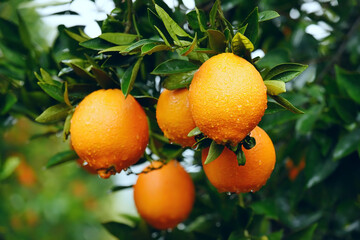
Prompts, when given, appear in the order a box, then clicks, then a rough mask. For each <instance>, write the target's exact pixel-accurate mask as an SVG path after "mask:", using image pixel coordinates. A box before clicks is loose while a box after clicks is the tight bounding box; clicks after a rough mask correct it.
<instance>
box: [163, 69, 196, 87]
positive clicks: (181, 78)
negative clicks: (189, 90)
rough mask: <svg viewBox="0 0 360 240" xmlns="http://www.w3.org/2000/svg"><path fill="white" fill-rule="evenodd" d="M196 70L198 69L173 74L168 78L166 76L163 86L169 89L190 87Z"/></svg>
mask: <svg viewBox="0 0 360 240" xmlns="http://www.w3.org/2000/svg"><path fill="white" fill-rule="evenodd" d="M196 71H197V70H193V71H190V72H185V73H177V74H171V75H169V76H168V77H167V78H165V80H164V82H163V86H164V88H166V89H168V90H175V89H179V88H184V87H188V86H189V85H190V83H191V81H192V79H193V77H194V73H195V72H196Z"/></svg>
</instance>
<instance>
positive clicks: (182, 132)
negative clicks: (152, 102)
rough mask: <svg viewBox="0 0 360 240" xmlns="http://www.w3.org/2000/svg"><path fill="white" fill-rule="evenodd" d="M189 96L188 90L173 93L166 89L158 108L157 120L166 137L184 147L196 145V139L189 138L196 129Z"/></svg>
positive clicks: (178, 90) (160, 98)
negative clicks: (189, 134) (190, 133)
mask: <svg viewBox="0 0 360 240" xmlns="http://www.w3.org/2000/svg"><path fill="white" fill-rule="evenodd" d="M188 95H189V91H188V90H187V89H186V88H183V89H177V90H172V91H170V90H166V89H165V90H164V91H163V92H162V93H161V94H160V97H159V100H158V103H157V107H156V119H157V122H158V124H159V127H160V129H161V130H162V131H163V132H164V135H165V137H167V138H168V139H169V140H170V141H171V142H174V143H178V144H180V145H181V146H183V147H191V146H192V145H194V144H195V139H194V137H188V136H187V135H188V133H189V132H190V131H191V130H193V129H194V128H195V127H196V126H195V123H194V120H193V119H192V116H191V111H190V104H189V99H188Z"/></svg>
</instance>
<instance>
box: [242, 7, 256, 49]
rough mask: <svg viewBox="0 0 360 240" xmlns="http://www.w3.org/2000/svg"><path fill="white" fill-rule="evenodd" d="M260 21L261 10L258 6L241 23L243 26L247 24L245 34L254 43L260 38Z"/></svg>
mask: <svg viewBox="0 0 360 240" xmlns="http://www.w3.org/2000/svg"><path fill="white" fill-rule="evenodd" d="M258 21H259V12H258V7H256V8H254V10H252V12H251V13H250V14H249V15H248V16H247V17H246V19H245V20H244V21H243V22H242V23H241V26H245V25H247V28H246V30H245V33H244V35H245V36H246V37H247V38H248V39H249V40H250V42H251V43H252V44H255V42H256V40H257V38H258V32H259V22H258Z"/></svg>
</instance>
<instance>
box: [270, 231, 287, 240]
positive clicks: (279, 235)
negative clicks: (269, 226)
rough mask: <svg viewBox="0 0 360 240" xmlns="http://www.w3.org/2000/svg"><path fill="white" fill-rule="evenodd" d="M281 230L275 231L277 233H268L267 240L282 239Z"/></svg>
mask: <svg viewBox="0 0 360 240" xmlns="http://www.w3.org/2000/svg"><path fill="white" fill-rule="evenodd" d="M283 233H284V231H283V230H280V231H277V232H273V233H270V234H269V235H267V237H268V238H269V240H281V239H283Z"/></svg>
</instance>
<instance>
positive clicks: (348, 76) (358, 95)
mask: <svg viewBox="0 0 360 240" xmlns="http://www.w3.org/2000/svg"><path fill="white" fill-rule="evenodd" d="M335 73H336V81H337V83H338V85H339V86H342V87H343V88H344V89H345V91H346V92H347V94H348V95H349V96H350V97H351V98H352V99H353V100H354V101H355V102H357V103H358V104H360V73H358V72H356V73H355V72H348V71H346V70H344V69H342V68H340V67H339V66H335Z"/></svg>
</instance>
